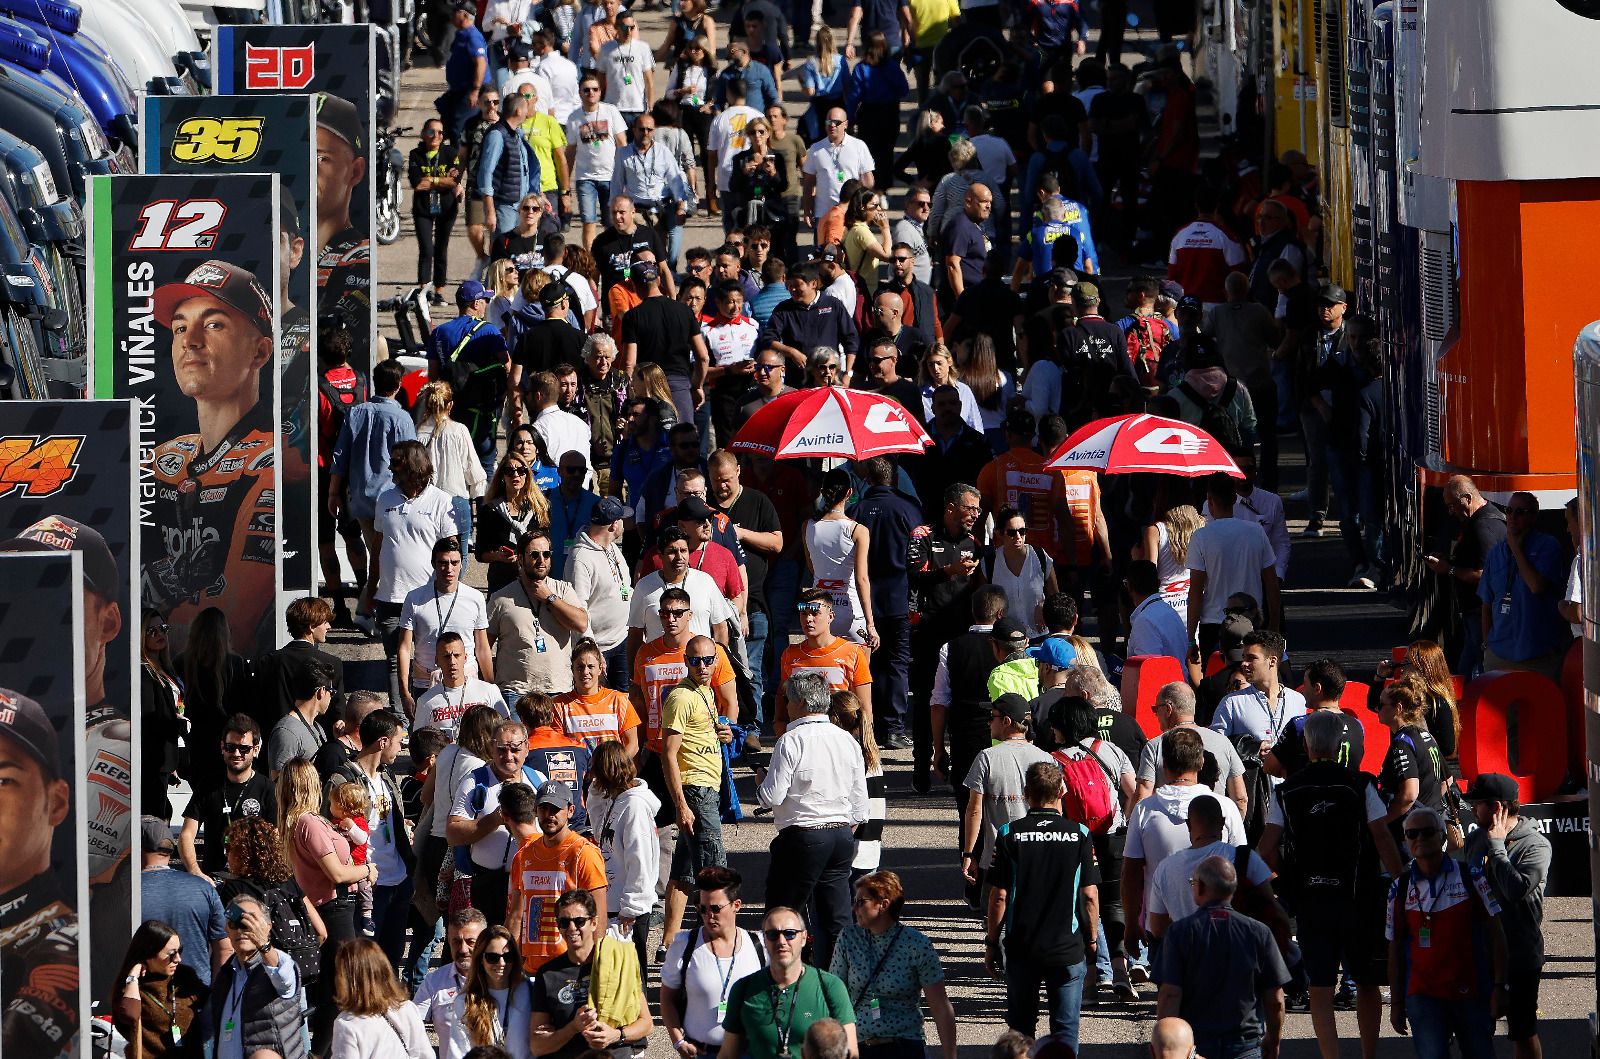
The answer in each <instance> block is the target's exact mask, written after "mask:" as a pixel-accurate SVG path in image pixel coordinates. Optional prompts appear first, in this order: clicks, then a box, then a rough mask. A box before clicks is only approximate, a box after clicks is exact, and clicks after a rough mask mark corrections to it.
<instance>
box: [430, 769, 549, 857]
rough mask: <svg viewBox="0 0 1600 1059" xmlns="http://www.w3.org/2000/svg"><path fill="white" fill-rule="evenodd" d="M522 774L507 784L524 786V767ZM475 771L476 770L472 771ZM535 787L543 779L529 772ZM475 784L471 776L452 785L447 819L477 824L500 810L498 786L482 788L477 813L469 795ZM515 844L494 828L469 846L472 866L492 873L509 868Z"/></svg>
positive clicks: (536, 773)
mask: <svg viewBox="0 0 1600 1059" xmlns="http://www.w3.org/2000/svg"><path fill="white" fill-rule="evenodd" d="M523 769H524V771H522V772H519V773H517V776H516V778H515V779H512V780H508V781H507V782H509V783H528V782H529V778H528V774H527V773H528V766H523ZM474 771H476V770H474ZM532 771H533V773H534V776H536V777H537V782H538V783H543V782H544V781H545V779H546V778H547V777H545V775H544V773H542V772H539V771H538V770H537V769H534V770H532ZM477 786H478V781H477V779H476V778H475V777H474V776H473V774H472V773H471V772H468V773H467V774H466V775H464V776H462V777H461V779H460V780H459V781H458V782H457V784H456V794H455V798H454V799H452V801H451V803H450V815H451V816H456V817H460V818H461V819H463V820H474V821H475V820H477V819H479V818H480V817H484V816H488V815H489V814H490V813H492V812H494V811H495V810H496V809H498V808H500V788H501V787H502V786H504V784H502V783H498V782H496V783H490V784H486V785H485V786H484V788H483V808H482V809H478V808H476V807H474V806H473V805H472V801H471V799H472V792H473V791H474V790H476V789H477ZM516 852H517V841H516V839H514V838H512V837H511V832H510V831H508V830H506V828H505V825H503V824H502V825H501V826H500V827H497V828H495V829H494V830H493V831H491V832H489V833H488V834H487V835H484V836H483V837H482V838H480V839H478V841H476V842H474V843H473V844H472V863H474V864H476V865H478V866H479V867H480V868H489V869H491V870H494V871H505V870H506V869H507V868H509V867H511V858H512V857H513V856H515V855H516Z"/></svg>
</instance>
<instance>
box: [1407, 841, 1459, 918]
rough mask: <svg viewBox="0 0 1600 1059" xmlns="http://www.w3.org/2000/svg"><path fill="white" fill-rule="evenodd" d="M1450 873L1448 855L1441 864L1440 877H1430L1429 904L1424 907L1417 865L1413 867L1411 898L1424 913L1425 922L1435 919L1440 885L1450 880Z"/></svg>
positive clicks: (1418, 909) (1419, 910)
mask: <svg viewBox="0 0 1600 1059" xmlns="http://www.w3.org/2000/svg"><path fill="white" fill-rule="evenodd" d="M1449 874H1450V858H1449V857H1446V858H1445V859H1444V863H1443V864H1442V865H1440V870H1439V876H1438V878H1436V879H1429V880H1428V905H1427V907H1426V908H1424V907H1423V905H1422V891H1421V889H1419V888H1418V886H1417V872H1416V868H1415V867H1413V868H1412V870H1411V900H1412V903H1414V904H1415V905H1416V906H1417V911H1418V912H1421V913H1422V918H1423V921H1424V922H1430V923H1431V922H1432V921H1433V912H1434V909H1436V908H1438V907H1439V886H1440V885H1441V884H1442V883H1445V882H1448V881H1449V879H1448V876H1449Z"/></svg>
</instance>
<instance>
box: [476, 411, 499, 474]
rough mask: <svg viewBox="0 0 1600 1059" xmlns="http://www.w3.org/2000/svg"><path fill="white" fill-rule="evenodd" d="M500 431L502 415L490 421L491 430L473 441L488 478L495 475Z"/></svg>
mask: <svg viewBox="0 0 1600 1059" xmlns="http://www.w3.org/2000/svg"><path fill="white" fill-rule="evenodd" d="M499 432H500V417H499V415H498V414H496V416H495V418H494V419H493V420H491V421H490V423H489V430H488V432H487V433H486V434H484V436H483V437H481V438H473V439H472V443H473V444H474V445H476V446H478V459H479V460H481V461H482V462H483V473H484V476H485V477H487V478H493V477H494V461H495V457H496V456H497V455H498V453H497V452H496V451H495V436H496V435H497V434H498V433H499Z"/></svg>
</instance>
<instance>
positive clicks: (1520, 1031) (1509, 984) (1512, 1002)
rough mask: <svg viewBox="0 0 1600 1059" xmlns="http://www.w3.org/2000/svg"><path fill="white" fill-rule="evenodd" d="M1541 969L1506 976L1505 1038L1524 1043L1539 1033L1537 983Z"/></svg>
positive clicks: (1514, 972) (1542, 974) (1541, 973)
mask: <svg viewBox="0 0 1600 1059" xmlns="http://www.w3.org/2000/svg"><path fill="white" fill-rule="evenodd" d="M1543 976H1544V970H1543V968H1533V969H1530V970H1523V971H1513V972H1512V973H1511V974H1508V975H1506V1001H1507V1002H1506V1013H1505V1014H1506V1036H1507V1037H1510V1038H1511V1039H1512V1040H1514V1041H1525V1040H1527V1039H1528V1038H1530V1037H1532V1036H1533V1035H1534V1034H1536V1033H1538V1032H1539V981H1540V979H1541V978H1542V977H1543Z"/></svg>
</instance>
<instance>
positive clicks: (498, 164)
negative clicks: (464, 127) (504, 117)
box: [476, 121, 540, 206]
mask: <svg viewBox="0 0 1600 1059" xmlns="http://www.w3.org/2000/svg"><path fill="white" fill-rule="evenodd" d="M519 158H520V164H518V162H519ZM539 180H540V176H539V157H538V155H536V154H534V151H533V145H532V144H531V143H529V142H528V138H527V137H526V136H524V135H522V132H521V130H520V129H517V130H514V129H512V128H511V127H510V126H509V125H507V124H506V123H505V122H503V121H497V122H495V123H494V126H493V127H492V128H491V129H490V130H489V131H488V132H487V133H485V134H484V137H483V146H482V147H481V148H479V149H478V175H477V181H476V189H477V192H478V194H479V195H480V196H482V195H492V196H493V197H494V201H495V205H496V206H514V205H516V204H517V203H518V202H520V201H521V200H522V196H524V195H526V194H527V193H528V192H530V191H537V190H538V189H539Z"/></svg>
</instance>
